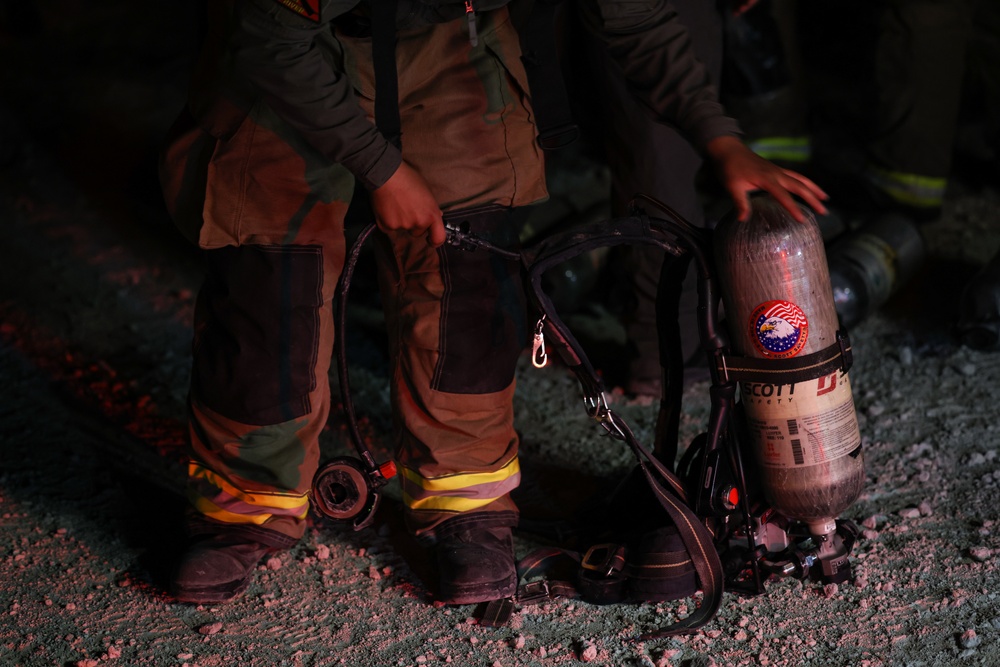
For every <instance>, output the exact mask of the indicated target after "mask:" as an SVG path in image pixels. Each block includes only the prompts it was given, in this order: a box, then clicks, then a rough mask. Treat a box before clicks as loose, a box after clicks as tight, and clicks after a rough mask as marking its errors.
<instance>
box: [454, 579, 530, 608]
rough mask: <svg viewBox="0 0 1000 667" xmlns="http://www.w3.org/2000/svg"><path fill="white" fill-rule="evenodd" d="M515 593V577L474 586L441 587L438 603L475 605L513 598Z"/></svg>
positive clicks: (455, 585)
mask: <svg viewBox="0 0 1000 667" xmlns="http://www.w3.org/2000/svg"><path fill="white" fill-rule="evenodd" d="M516 593H517V575H516V574H512V575H511V576H509V577H507V578H505V579H502V580H500V581H488V582H482V583H476V584H453V585H450V586H447V587H442V589H441V594H440V596H439V601H440V602H443V603H444V604H454V605H460V604H476V603H478V602H490V601H491V600H501V599H503V598H509V597H513V596H514V595H515V594H516Z"/></svg>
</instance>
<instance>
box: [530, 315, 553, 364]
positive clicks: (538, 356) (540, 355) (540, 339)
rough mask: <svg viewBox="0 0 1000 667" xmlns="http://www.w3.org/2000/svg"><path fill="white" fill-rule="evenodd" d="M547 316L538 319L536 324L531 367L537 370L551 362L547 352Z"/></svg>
mask: <svg viewBox="0 0 1000 667" xmlns="http://www.w3.org/2000/svg"><path fill="white" fill-rule="evenodd" d="M544 328H545V314H544V313H543V314H542V316H541V317H540V318H539V319H538V322H537V323H536V324H535V341H534V343H532V346H531V365H532V366H534V367H535V368H545V364H547V363H548V361H549V355H548V354H546V352H545V334H544V333H543V329H544Z"/></svg>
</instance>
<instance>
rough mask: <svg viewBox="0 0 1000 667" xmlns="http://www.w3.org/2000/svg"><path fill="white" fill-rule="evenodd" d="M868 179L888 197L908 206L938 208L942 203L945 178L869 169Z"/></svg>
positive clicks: (946, 180)
mask: <svg viewBox="0 0 1000 667" xmlns="http://www.w3.org/2000/svg"><path fill="white" fill-rule="evenodd" d="M869 178H871V180H872V182H873V183H875V185H877V186H878V187H880V188H881V189H882V190H884V191H885V193H886V194H888V195H889V196H890V197H892V198H893V199H895V200H896V201H898V202H899V203H901V204H908V205H910V206H924V207H938V206H941V204H943V203H944V193H945V190H946V189H947V187H948V179H947V178H939V177H936V176H921V175H919V174H907V173H904V172H901V171H888V170H886V169H879V168H878V167H871V168H869Z"/></svg>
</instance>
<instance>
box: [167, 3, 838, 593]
mask: <svg viewBox="0 0 1000 667" xmlns="http://www.w3.org/2000/svg"><path fill="white" fill-rule="evenodd" d="M356 4H357V3H356V1H353V0H348V1H346V2H338V1H336V0H241V1H239V2H230V1H227V0H213V1H212V2H209V3H208V10H209V22H208V30H207V35H208V37H207V39H206V41H205V44H204V47H203V49H202V51H201V54H200V56H199V61H198V66H197V67H196V71H195V74H194V76H193V79H192V85H191V93H190V96H189V103H188V105H187V110H186V111H185V113H183V114H182V115H181V117H180V118H179V120H178V122H177V123H176V124H175V126H174V127H173V128H172V130H171V133H170V136H169V137H168V142H167V147H166V149H165V151H164V154H163V160H162V172H161V177H162V181H163V186H164V193H165V197H166V200H167V203H168V206H169V208H170V211H171V213H172V216H173V218H174V220H175V222H176V224H177V225H178V227H179V228H180V229H181V231H182V232H183V233H184V234H185V235H186V236H187V237H188V238H189V239H190V240H191V241H192V242H193V243H195V244H196V245H197V246H198V247H200V248H201V249H202V250H203V251H204V253H203V254H204V257H205V260H206V265H207V272H206V278H205V281H204V284H203V287H202V289H201V291H200V293H199V296H198V302H197V307H196V313H195V323H194V342H193V347H192V349H193V364H192V379H191V387H190V427H189V432H190V459H191V461H190V464H189V484H188V489H189V497H190V501H191V502H190V505H191V509H190V513H189V516H188V519H187V523H188V526H189V529H190V530H189V532H190V542H189V544H188V546H187V549H186V551H185V552H184V554H183V555H182V557H181V559H180V563H179V565H178V567H177V569H176V572H175V574H174V576H173V581H172V588H173V594H174V595H175V596H176V597H177V599H179V600H181V601H186V602H194V603H210V602H221V601H225V600H228V599H231V598H233V597H235V596H237V595H239V594H240V593H241V592H242V591H243V590H245V588H246V586H247V585H248V583H249V581H250V580H251V577H252V574H253V571H254V569H255V567H256V565H257V563H258V562H259V561H260V559H261V558H262V557H263V556H264V555H266V554H268V553H269V552H273V551H276V550H281V549H287V548H289V547H291V546H292V545H294V544H295V543H296V541H297V540H298V539H299V538H301V536H302V535H303V533H304V531H305V527H306V519H307V512H308V508H309V498H308V490H309V488H310V483H311V478H312V476H313V473H314V472H315V470H316V468H317V464H318V457H319V442H318V438H319V433H320V431H321V430H322V429H323V427H324V425H325V423H326V420H327V418H328V416H329V411H330V402H331V401H330V387H329V382H328V372H329V367H330V361H331V347H332V341H333V337H334V330H333V317H332V308H331V299H332V296H333V292H334V287H335V285H336V282H337V279H338V277H339V275H340V272H341V270H342V267H343V263H344V256H345V240H344V216H345V213H346V211H347V207H348V204H349V202H350V200H351V197H352V193H353V192H354V185H355V181H358V182H360V183H361V184H362V185H363V187H364V188H365V190H367V196H368V197H369V198H370V202H371V208H372V211H373V213H374V217H375V220H376V222H377V224H378V226H379V228H380V232H381V233H380V234H379V238H378V243H377V251H376V255H377V263H378V266H379V269H378V270H379V275H380V285H381V290H382V302H383V306H384V308H385V311H386V322H387V327H388V329H389V339H390V356H391V371H390V372H391V384H392V392H391V395H392V400H391V402H392V408H393V418H394V446H395V458H396V462H397V465H398V468H399V469H400V471H401V475H400V476H401V480H402V481H401V484H402V497H403V505H404V513H405V519H406V524H407V526H408V528H409V530H411V531H412V532H413V533H414V535H415V536H416V537H417V539H418V540H419V541H421V542H422V543H424V544H426V545H427V546H428V547H430V548H431V549H433V551H434V554H435V558H436V560H437V565H438V571H439V574H440V580H439V584H438V587H437V591H436V595H437V597H438V599H439V600H441V601H442V602H445V603H452V604H465V603H472V602H479V601H485V600H492V599H499V598H503V597H507V596H510V595H512V594H513V593H514V592H515V590H516V584H517V582H516V571H515V566H514V556H513V545H512V532H511V529H512V528H513V527H514V526H515V525H516V523H517V520H518V513H517V508H516V507H515V505H514V503H513V502H512V501H511V498H510V493H511V491H512V490H513V489H514V488H515V487H516V486H517V484H518V481H519V479H520V470H519V463H518V458H517V450H518V436H517V433H516V432H515V430H514V425H513V418H514V415H513V408H512V399H513V393H514V370H515V366H516V360H517V357H518V355H519V354H520V352H521V349H522V346H523V344H524V342H525V341H526V340H527V329H526V326H525V312H524V301H523V290H522V288H521V285H520V282H519V281H520V278H519V272H518V270H517V267H516V266H510V265H509V264H505V263H504V262H503V261H502V260H501V259H498V258H497V257H496V256H494V255H490V254H487V253H481V252H477V253H468V252H465V251H462V250H460V249H457V248H453V247H451V246H448V245H443V241H444V240H445V229H444V226H443V220H444V218H445V217H448V218H449V219H454V220H456V221H460V222H464V223H468V225H469V227H470V230H471V231H472V232H474V233H477V234H480V235H482V236H484V237H486V238H488V239H490V240H492V241H493V242H494V243H497V244H500V245H507V246H509V247H516V239H517V232H518V224H519V220H520V218H521V217H522V213H523V211H524V209H525V207H527V206H530V205H531V204H534V203H536V202H539V201H542V200H543V199H545V197H546V196H547V193H546V189H545V183H544V169H543V157H542V155H541V152H540V149H539V147H538V144H537V142H536V140H535V139H536V137H535V134H536V132H535V127H534V124H533V116H532V108H531V106H530V95H529V90H528V88H527V83H526V80H525V72H524V69H523V67H522V64H521V61H520V59H519V56H520V49H519V42H518V35H517V32H516V31H515V29H514V26H513V25H512V22H511V19H510V13H509V11H508V8H507V7H505V6H504V5H505V2H504V0H496V1H492V2H491V1H489V0H481V1H478V2H474V3H471V5H470V8H471V9H472V10H474V11H470V12H467V11H466V5H467V4H468V3H464V2H455V3H450V2H435V3H431V2H426V3H424V2H420V1H419V0H407V1H405V2H404V1H403V0H401V2H400V8H399V12H398V17H400V18H399V19H398V21H397V26H396V27H397V31H396V37H397V41H396V46H395V58H394V60H395V63H396V67H397V73H396V76H395V79H394V81H395V84H396V85H397V86H398V104H397V105H393V106H394V107H395V108H396V109H398V114H399V121H400V127H401V149H400V148H398V147H397V146H396V145H395V144H394V143H393V142H392V141H390V138H387V136H385V135H384V134H383V133H382V132H380V131H379V129H377V127H376V125H375V124H374V123H373V119H375V118H376V113H375V103H376V101H377V100H376V99H375V90H376V85H375V79H374V75H373V71H374V68H375V65H374V64H373V56H372V53H373V47H372V39H371V36H370V31H369V29H368V26H370V25H372V21H373V20H375V17H373V16H370V15H369V12H368V10H369V9H373V10H374V11H377V10H378V9H379V8H380V7H384V5H383V4H382V3H372V4H369V3H362V4H361V5H360V6H359V7H358V8H354V5H356ZM579 5H580V11H581V13H582V15H584V16H586V17H587V18H588V20H589V22H590V24H591V25H593V26H594V27H595V29H596V30H598V31H600V34H601V36H602V39H603V40H604V42H605V43H606V44H607V48H608V50H609V53H612V54H614V56H615V58H616V59H618V60H619V61H620V62H621V63H622V64H623V67H624V70H625V71H626V74H627V76H628V77H629V78H630V80H633V81H635V82H636V86H637V89H639V90H642V91H644V93H645V100H646V101H647V104H648V105H649V106H650V108H652V109H653V110H655V111H656V112H657V114H658V115H659V116H661V117H662V118H664V119H667V118H675V119H677V122H679V123H680V124H681V125H683V126H685V127H687V128H689V130H690V131H691V132H692V134H693V136H696V137H697V138H698V144H699V146H700V147H701V148H703V150H704V151H705V152H706V154H707V155H709V156H710V157H711V158H712V159H713V160H714V162H715V163H716V165H717V168H718V170H719V174H720V176H721V178H722V180H723V182H724V183H725V184H726V186H727V187H728V188H729V190H730V191H731V192H732V193H733V196H734V198H736V200H737V204H738V208H739V209H740V211H741V214H742V216H743V217H745V216H746V215H747V214H748V204H747V196H748V192H750V191H751V190H755V189H766V190H768V191H770V192H772V193H773V194H774V195H775V196H776V197H777V198H778V199H779V200H781V201H783V202H785V203H786V205H788V206H791V205H792V196H793V195H797V196H799V197H802V198H803V199H804V200H806V201H807V202H809V203H810V204H811V205H813V206H819V207H821V206H822V204H821V203H820V199H822V197H823V196H824V195H823V193H822V192H821V191H820V190H819V189H818V188H817V187H816V186H815V185H814V184H813V183H812V182H810V181H808V180H805V179H802V178H801V177H799V176H798V175H796V174H793V173H790V172H786V171H783V170H779V169H777V168H776V167H774V166H773V165H771V164H770V163H767V162H765V161H763V160H761V159H760V158H758V157H757V156H756V155H754V154H753V153H752V152H751V151H749V150H748V149H747V148H746V147H745V146H743V144H742V143H741V142H740V140H739V138H738V137H737V136H736V132H735V131H734V128H733V126H732V123H731V121H728V119H725V117H724V116H723V115H722V113H721V110H720V109H719V107H718V105H717V104H716V103H715V102H714V101H713V100H712V96H711V95H705V94H703V91H702V88H703V86H704V85H705V84H704V81H705V77H704V76H703V74H702V72H701V65H700V64H699V63H698V62H697V61H696V60H695V59H694V58H693V57H692V56H691V55H690V52H689V49H687V47H686V46H685V44H686V35H685V32H684V29H683V27H681V26H679V25H678V24H677V22H676V20H675V14H674V12H673V11H672V9H671V7H670V5H669V4H667V3H665V2H659V1H656V0H650V1H648V2H647V1H643V2H628V3H623V2H607V3H605V2H596V1H595V0H587V1H586V2H580V3H579ZM352 8H353V9H352ZM665 44H668V45H669V46H667V47H665V46H664V45H665ZM668 62H669V67H667V63H668ZM382 101H383V102H384V101H385V98H382ZM796 211H797V209H796Z"/></svg>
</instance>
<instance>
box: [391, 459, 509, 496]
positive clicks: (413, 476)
mask: <svg viewBox="0 0 1000 667" xmlns="http://www.w3.org/2000/svg"><path fill="white" fill-rule="evenodd" d="M520 472H521V464H520V462H518V460H517V457H516V456H515V457H514V458H512V459H511V460H510V461H508V462H507V463H506V465H504V467H502V468H500V469H499V470H497V471H496V472H461V473H456V474H453V475H445V476H443V477H423V476H422V475H421V474H420V473H418V472H416V471H414V470H411V469H409V468H406V467H404V468H403V476H404V477H405V478H406V479H407V480H408V481H410V482H412V483H413V484H415V485H417V486H419V487H420V488H422V489H424V490H425V491H430V492H432V493H433V492H438V491H456V490H458V489H467V488H469V487H471V486H478V485H480V484H495V483H496V482H502V481H504V480H505V479H510V478H511V477H513V476H514V475H517V474H518V473H520ZM491 502H492V501H491Z"/></svg>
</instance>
